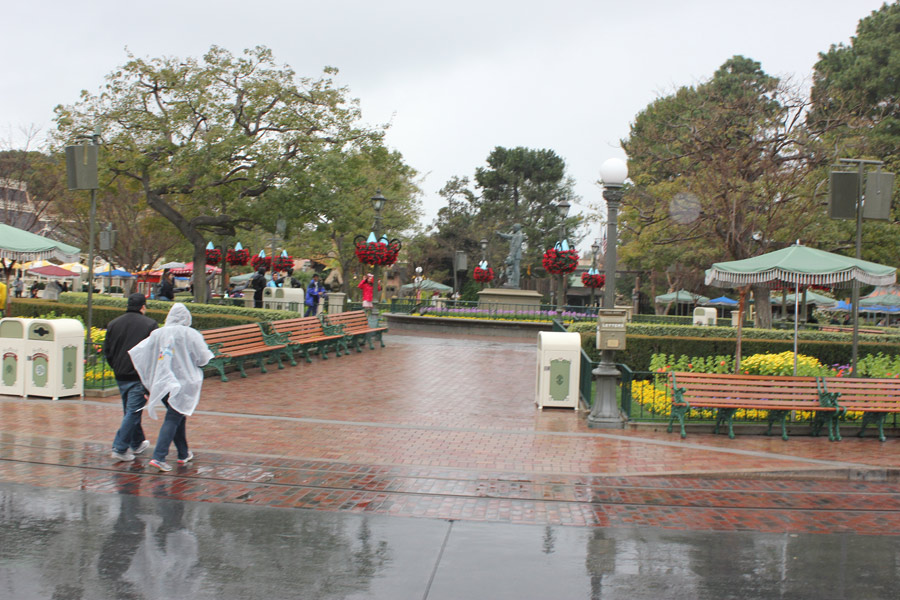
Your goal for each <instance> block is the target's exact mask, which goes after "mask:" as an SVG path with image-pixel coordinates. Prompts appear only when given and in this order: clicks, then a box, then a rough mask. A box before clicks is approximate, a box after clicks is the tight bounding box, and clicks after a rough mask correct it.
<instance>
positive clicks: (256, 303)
mask: <svg viewBox="0 0 900 600" xmlns="http://www.w3.org/2000/svg"><path fill="white" fill-rule="evenodd" d="M250 287H252V288H253V308H262V307H263V301H262V297H263V290H264V289H266V268H265V267H260V268H259V270H258V271H257V272H256V275H254V276H253V279H251V280H250Z"/></svg>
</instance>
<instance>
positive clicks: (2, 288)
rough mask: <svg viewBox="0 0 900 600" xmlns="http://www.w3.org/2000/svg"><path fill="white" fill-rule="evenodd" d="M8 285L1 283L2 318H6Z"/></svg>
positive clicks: (0, 305)
mask: <svg viewBox="0 0 900 600" xmlns="http://www.w3.org/2000/svg"><path fill="white" fill-rule="evenodd" d="M6 296H7V290H6V284H5V283H4V282H2V281H0V317H5V316H6Z"/></svg>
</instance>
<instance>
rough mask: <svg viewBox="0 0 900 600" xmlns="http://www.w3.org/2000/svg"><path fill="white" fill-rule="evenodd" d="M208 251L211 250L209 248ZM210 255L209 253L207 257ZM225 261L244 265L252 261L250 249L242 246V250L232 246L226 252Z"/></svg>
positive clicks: (234, 264) (230, 263) (240, 265)
mask: <svg viewBox="0 0 900 600" xmlns="http://www.w3.org/2000/svg"><path fill="white" fill-rule="evenodd" d="M207 252H209V250H207ZM208 256H209V255H208V254H207V257H208ZM225 262H227V263H228V264H229V265H233V266H236V267H243V266H244V265H246V264H247V263H248V262H250V251H249V250H247V249H246V248H241V249H240V250H235V249H233V248H231V249H229V250H228V252H226V253H225Z"/></svg>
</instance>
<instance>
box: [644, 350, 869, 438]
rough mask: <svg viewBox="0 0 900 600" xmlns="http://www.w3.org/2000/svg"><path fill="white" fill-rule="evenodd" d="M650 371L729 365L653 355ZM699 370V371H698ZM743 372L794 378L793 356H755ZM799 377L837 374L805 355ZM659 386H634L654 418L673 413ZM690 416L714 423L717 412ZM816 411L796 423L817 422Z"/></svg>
mask: <svg viewBox="0 0 900 600" xmlns="http://www.w3.org/2000/svg"><path fill="white" fill-rule="evenodd" d="M651 367H653V368H654V369H653V370H654V371H656V372H659V373H666V372H669V371H678V370H687V371H695V372H697V371H699V372H719V373H721V372H724V371H722V369H723V368H726V367H727V365H726V361H725V360H722V359H721V357H715V358H714V359H713V360H710V359H709V358H707V359H703V358H697V357H694V358H688V357H684V356H683V357H680V358H679V359H677V360H676V359H675V357H673V356H670V357H666V356H665V355H654V357H653V359H652V360H651ZM697 367H699V369H698V368H697ZM741 371H742V372H743V373H744V374H746V375H772V376H778V375H793V374H794V353H793V352H790V351H788V352H781V353H779V354H754V355H752V356H748V357H747V358H745V359H743V360H742V361H741ZM797 373H798V374H799V375H802V376H819V377H824V376H831V375H834V370H833V369H830V368H829V367H826V366H825V365H823V364H822V363H821V362H819V360H818V359H816V358H813V357H811V356H806V355H803V354H798V355H797ZM665 381H666V383H664V384H660V385H654V384H653V382H651V381H647V380H644V381H636V382H634V383H633V384H632V386H631V394H632V398H633V399H634V400H635V401H637V402H639V403H640V404H641V405H642V406H643V407H644V408H645V410H647V411H648V412H649V413H650V414H653V415H661V416H669V415H671V412H672V406H671V399H672V390H671V388H670V387H669V384H668V381H667V380H665ZM689 416H691V417H694V418H702V419H714V418H715V411H713V410H709V409H692V410H691V412H690V414H689ZM767 416H768V411H766V410H756V409H741V410H738V411H736V412H735V414H734V418H735V419H743V420H764V419H766V418H767ZM815 416H816V414H815V412H814V411H806V410H804V411H796V412H795V420H800V421H810V420H813V419H814V418H815ZM861 417H862V412H859V411H851V412H848V413H846V415H845V416H844V418H845V420H848V421H855V420H858V419H860V418H861Z"/></svg>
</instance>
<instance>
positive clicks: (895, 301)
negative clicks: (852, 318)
mask: <svg viewBox="0 0 900 600" xmlns="http://www.w3.org/2000/svg"><path fill="white" fill-rule="evenodd" d="M864 306H900V289H898V287H897V286H895V285H891V286H885V287H881V288H877V289H876V290H875V291H874V292H872V293H871V294H869V295H868V296H866V297H865V298H860V299H859V308H860V310H862V307H864Z"/></svg>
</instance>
